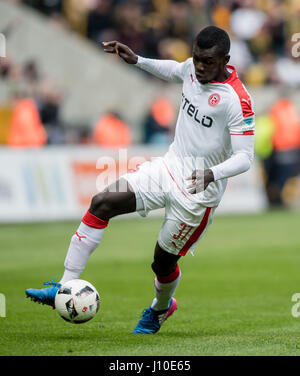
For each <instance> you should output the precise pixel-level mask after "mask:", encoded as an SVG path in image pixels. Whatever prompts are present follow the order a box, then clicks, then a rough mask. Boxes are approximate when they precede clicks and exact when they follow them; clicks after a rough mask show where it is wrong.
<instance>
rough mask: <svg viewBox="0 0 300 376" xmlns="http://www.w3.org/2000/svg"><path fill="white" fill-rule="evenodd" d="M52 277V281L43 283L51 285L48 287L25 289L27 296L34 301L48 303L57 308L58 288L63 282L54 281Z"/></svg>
mask: <svg viewBox="0 0 300 376" xmlns="http://www.w3.org/2000/svg"><path fill="white" fill-rule="evenodd" d="M54 279H55V278H53V279H52V281H51V282H44V283H43V285H45V286H49V285H52V286H51V287H46V288H44V289H27V290H26V291H25V294H26V297H27V298H31V300H33V301H34V302H38V303H42V304H47V305H50V306H52V307H53V308H55V305H54V300H55V296H56V293H57V291H58V289H59V288H60V286H61V284H60V283H56V282H54Z"/></svg>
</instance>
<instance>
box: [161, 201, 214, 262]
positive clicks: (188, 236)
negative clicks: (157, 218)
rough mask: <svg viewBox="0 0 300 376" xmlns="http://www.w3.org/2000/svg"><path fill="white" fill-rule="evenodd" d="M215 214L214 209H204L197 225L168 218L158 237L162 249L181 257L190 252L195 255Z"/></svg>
mask: <svg viewBox="0 0 300 376" xmlns="http://www.w3.org/2000/svg"><path fill="white" fill-rule="evenodd" d="M213 214H214V208H206V207H203V209H202V210H201V215H200V216H199V217H198V221H196V222H195V223H191V222H188V223H186V222H185V221H184V220H181V219H178V218H175V217H168V216H166V218H165V220H164V222H163V225H162V228H161V231H160V233H159V236H158V243H159V245H160V247H161V248H162V249H164V250H165V251H167V252H169V253H172V254H174V255H179V256H184V255H185V254H186V253H187V252H188V251H190V252H191V253H193V251H194V249H195V247H196V245H197V243H198V241H199V240H200V239H201V237H202V236H203V235H204V233H205V232H206V230H207V228H208V226H209V225H210V223H211V222H212V218H213Z"/></svg>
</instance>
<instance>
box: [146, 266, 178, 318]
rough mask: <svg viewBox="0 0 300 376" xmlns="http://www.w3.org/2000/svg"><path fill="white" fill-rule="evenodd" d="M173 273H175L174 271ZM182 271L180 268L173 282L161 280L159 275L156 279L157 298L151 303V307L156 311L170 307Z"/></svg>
mask: <svg viewBox="0 0 300 376" xmlns="http://www.w3.org/2000/svg"><path fill="white" fill-rule="evenodd" d="M172 274H173V273H172ZM180 277H181V272H180V270H179V268H178V272H177V273H176V275H175V279H173V280H172V281H171V282H167V283H164V282H160V281H159V280H158V278H159V277H158V278H157V277H155V280H154V286H155V298H154V299H153V302H152V304H151V308H153V309H154V310H155V311H162V310H165V309H168V308H169V304H170V301H171V299H172V297H173V296H174V294H175V291H176V288H177V286H178V284H179V281H180Z"/></svg>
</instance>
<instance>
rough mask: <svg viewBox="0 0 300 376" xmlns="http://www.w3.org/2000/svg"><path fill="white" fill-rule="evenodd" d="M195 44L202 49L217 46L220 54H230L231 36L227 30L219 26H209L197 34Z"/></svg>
mask: <svg viewBox="0 0 300 376" xmlns="http://www.w3.org/2000/svg"><path fill="white" fill-rule="evenodd" d="M195 44H196V45H197V46H198V47H199V48H201V49H207V48H212V47H214V46H217V49H218V55H219V56H225V55H228V53H229V50H230V38H229V35H228V34H227V32H226V31H225V30H223V29H220V28H219V27H217V26H207V27H205V28H204V29H202V30H201V31H200V32H199V34H198V35H197V36H196V39H195Z"/></svg>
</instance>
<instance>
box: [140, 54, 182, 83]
mask: <svg viewBox="0 0 300 376" xmlns="http://www.w3.org/2000/svg"><path fill="white" fill-rule="evenodd" d="M189 60H190V59H187V60H186V61H184V62H183V63H178V62H177V61H174V60H159V59H148V58H145V57H141V56H138V61H137V63H136V66H137V67H139V68H141V69H143V70H145V71H147V72H148V73H151V74H153V75H154V76H156V77H158V78H161V79H163V80H166V81H169V82H177V83H181V82H183V80H184V74H185V71H186V69H187V65H188V63H189Z"/></svg>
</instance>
